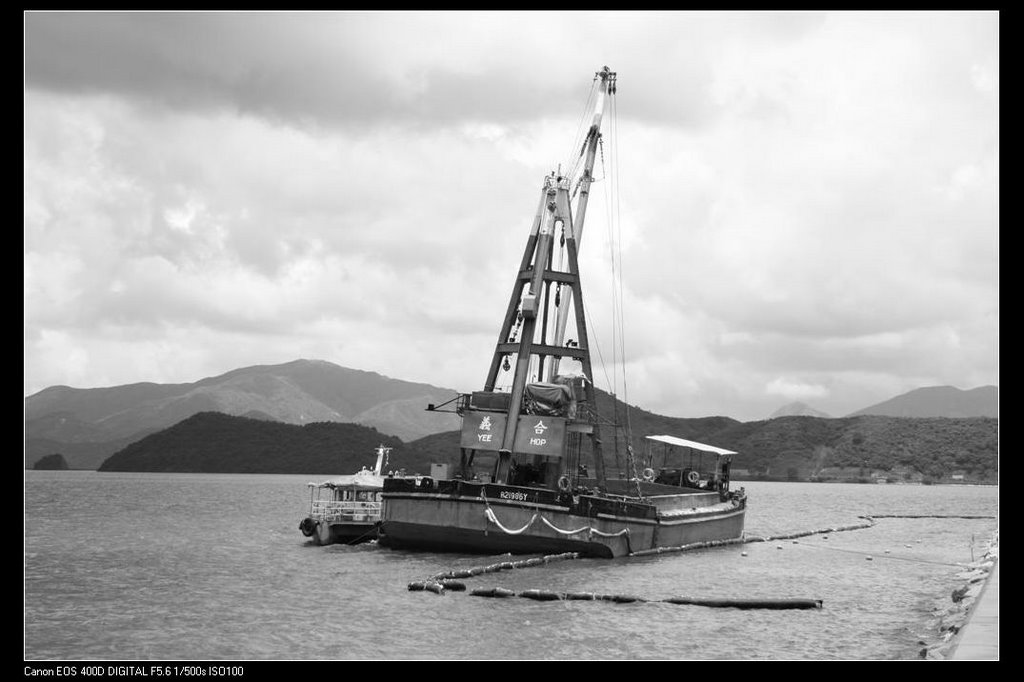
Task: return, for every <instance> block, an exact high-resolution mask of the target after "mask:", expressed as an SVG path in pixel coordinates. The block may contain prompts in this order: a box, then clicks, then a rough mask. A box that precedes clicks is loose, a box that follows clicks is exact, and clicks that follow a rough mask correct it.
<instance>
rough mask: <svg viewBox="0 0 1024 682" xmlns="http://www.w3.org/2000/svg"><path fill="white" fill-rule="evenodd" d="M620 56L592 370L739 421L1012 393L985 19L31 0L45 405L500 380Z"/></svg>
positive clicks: (994, 53)
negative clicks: (541, 200)
mask: <svg viewBox="0 0 1024 682" xmlns="http://www.w3.org/2000/svg"><path fill="white" fill-rule="evenodd" d="M605 65H607V66H608V67H610V69H611V70H612V71H614V72H616V73H617V83H618V87H617V92H616V94H615V95H614V97H613V101H612V105H611V106H609V108H608V109H607V110H606V115H605V117H604V119H603V127H602V131H603V134H604V140H603V143H602V154H601V155H600V156H599V158H598V161H597V163H596V165H595V177H596V182H595V183H594V186H593V190H592V199H591V202H590V207H589V210H588V214H587V220H586V233H585V237H584V238H583V239H582V240H581V251H580V259H581V262H580V268H581V281H582V285H583V289H584V297H585V303H586V306H587V313H588V324H589V326H590V335H591V337H592V355H593V359H594V364H595V369H594V374H595V377H594V380H595V382H596V383H597V385H598V386H599V387H601V388H603V389H605V390H613V391H614V392H615V393H616V394H617V395H618V396H619V397H620V398H623V399H625V400H627V401H628V402H629V403H630V404H633V405H637V406H639V407H641V408H643V409H645V410H650V411H653V412H656V413H659V414H665V415H670V416H677V417H703V416H711V415H725V416H730V417H733V418H735V419H740V420H744V421H750V420H759V419H765V418H767V417H768V416H769V415H771V414H772V413H773V412H774V411H775V410H776V409H778V408H779V407H781V406H783V405H785V404H788V403H791V402H796V401H799V402H804V403H807V404H809V405H811V406H812V407H814V408H816V409H818V410H821V411H823V412H826V413H828V414H830V415H831V416H845V415H846V414H849V413H851V412H853V411H856V410H859V409H861V408H863V407H867V406H869V405H873V404H875V403H878V402H881V401H883V400H887V399H889V398H891V397H893V396H895V395H898V394H901V393H904V392H907V391H910V390H913V389H915V388H920V387H923V386H939V385H951V386H955V387H957V388H961V389H970V388H975V387H978V386H983V385H998V378H999V362H998V360H999V347H998V332H999V260H998V255H999V14H998V12H991V11H978V12H943V11H939V12H923V11H912V12H865V11H858V12H750V11H729V12H655V11H649V12H294V13H291V12H266V13H261V12H230V13H213V12H210V13H207V12H177V13H159V12H35V11H31V12H26V13H25V14H24V69H25V70H24V81H25V88H24V136H25V137H24V158H25V161H24V164H25V165H24V251H25V253H24V281H25V298H24V321H25V336H24V392H25V395H26V396H28V395H31V394H33V393H35V392H37V391H40V390H42V389H44V388H46V387H48V386H53V385H68V386H74V387H77V388H92V387H99V386H115V385H122V384H129V383H135V382H157V383H187V382H193V381H198V380H200V379H203V378H205V377H210V376H215V375H218V374H222V373H224V372H227V371H230V370H233V369H237V368H240V367H247V366H251V365H270V364H278V363H283V362H289V361H292V360H296V359H299V358H308V359H318V360H326V361H328V362H333V363H335V364H338V365H341V366H344V367H351V368H354V369H361V370H367V371H373V372H378V373H380V374H383V375H385V376H389V377H392V378H396V379H403V380H407V381H416V382H425V383H429V384H433V385H435V386H440V387H443V388H450V389H453V390H456V391H472V390H479V389H480V388H482V386H483V383H484V381H485V379H486V373H487V369H488V366H489V364H490V359H491V355H492V353H493V352H494V345H495V343H496V341H497V335H498V332H499V330H500V327H501V323H502V319H503V316H504V312H505V307H506V305H507V304H508V299H509V296H510V294H511V291H512V286H513V283H514V281H515V275H516V271H517V269H518V266H519V260H520V258H521V256H522V251H523V248H524V246H525V242H526V238H527V236H528V234H529V230H530V226H531V223H532V220H533V216H534V213H535V210H536V207H537V201H538V197H539V192H540V189H541V186H542V183H543V180H544V177H545V176H546V175H547V174H549V173H550V172H551V171H553V170H558V169H559V168H562V169H564V168H568V167H569V166H570V164H572V163H573V161H574V160H575V158H576V153H577V152H578V150H579V146H578V137H577V136H578V131H579V127H580V122H581V121H582V120H585V119H586V118H587V117H588V116H589V114H587V113H586V112H587V109H586V105H587V102H588V97H589V95H590V92H591V88H592V85H593V80H594V74H595V72H597V71H599V70H600V69H601V68H602V67H603V66H605ZM612 274H616V275H620V276H621V283H615V282H614V281H613V279H612ZM616 292H618V293H619V295H620V296H621V308H615V306H614V305H613V304H612V301H613V299H614V296H615V294H616ZM617 320H619V321H621V322H622V324H621V326H616V325H615V321H617ZM595 350H596V351H597V352H596V353H595V352H594V351H595Z"/></svg>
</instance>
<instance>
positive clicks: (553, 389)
mask: <svg viewBox="0 0 1024 682" xmlns="http://www.w3.org/2000/svg"><path fill="white" fill-rule="evenodd" d="M526 400H527V405H528V407H529V410H530V412H532V413H533V414H551V415H564V414H566V413H567V412H568V411H569V406H570V405H571V404H572V402H573V395H572V390H571V389H570V388H569V387H568V386H566V385H565V384H545V383H535V384H527V385H526Z"/></svg>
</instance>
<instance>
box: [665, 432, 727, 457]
mask: <svg viewBox="0 0 1024 682" xmlns="http://www.w3.org/2000/svg"><path fill="white" fill-rule="evenodd" d="M647 440H656V441H658V442H660V443H668V444H669V445H678V446H679V447H683V448H693V449H694V450H703V451H704V452H714V453H715V454H718V455H735V454H736V453H735V452H733V451H732V450H723V449H722V448H716V447H715V446H714V445H705V444H704V443H698V442H697V441H695V440H686V439H685V438H676V437H675V436H647Z"/></svg>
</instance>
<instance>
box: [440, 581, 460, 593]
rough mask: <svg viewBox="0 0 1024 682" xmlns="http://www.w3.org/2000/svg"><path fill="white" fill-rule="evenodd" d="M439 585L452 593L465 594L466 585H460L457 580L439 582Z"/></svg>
mask: <svg viewBox="0 0 1024 682" xmlns="http://www.w3.org/2000/svg"><path fill="white" fill-rule="evenodd" d="M439 583H440V584H441V585H442V586H443V587H444V589H446V590H451V591H452V592H465V590H466V583H460V582H459V581H458V580H441V581H439Z"/></svg>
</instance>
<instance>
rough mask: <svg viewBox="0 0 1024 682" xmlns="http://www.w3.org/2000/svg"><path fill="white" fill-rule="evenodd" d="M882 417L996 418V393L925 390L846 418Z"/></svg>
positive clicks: (986, 390) (991, 388)
mask: <svg viewBox="0 0 1024 682" xmlns="http://www.w3.org/2000/svg"><path fill="white" fill-rule="evenodd" d="M868 414H872V415H880V416H884V417H998V416H999V390H998V389H997V388H996V387H995V386H980V387H978V388H974V389H971V390H969V391H962V390H960V389H958V388H954V387H952V386H928V387H926V388H918V389H915V390H913V391H910V392H909V393H904V394H902V395H898V396H896V397H895V398H891V399H889V400H886V401H885V402H881V403H878V404H877V405H872V406H871V407H865V408H864V409H863V410H858V411H856V412H852V413H850V414H848V415H847V416H848V417H859V416H861V415H868Z"/></svg>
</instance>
